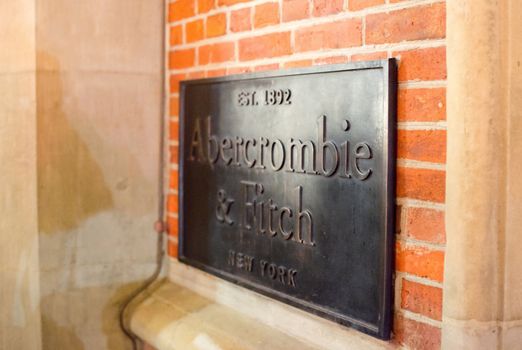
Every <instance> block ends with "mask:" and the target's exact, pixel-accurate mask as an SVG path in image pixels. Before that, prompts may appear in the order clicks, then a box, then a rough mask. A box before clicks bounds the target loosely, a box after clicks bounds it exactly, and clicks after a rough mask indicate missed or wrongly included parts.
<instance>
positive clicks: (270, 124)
mask: <svg viewBox="0 0 522 350" xmlns="http://www.w3.org/2000/svg"><path fill="white" fill-rule="evenodd" d="M395 76H396V68H395V62H394V61H393V60H386V61H374V62H364V63H354V64H349V65H341V66H330V67H319V68H311V69H299V70H289V71H282V72H273V73H272V72H269V73H260V74H250V75H242V76H234V77H226V78H218V79H204V80H198V81H186V82H182V84H181V117H180V119H181V140H180V155H181V161H180V184H181V186H180V203H181V206H180V218H179V219H180V230H179V232H180V244H179V247H180V251H179V257H180V260H181V261H183V262H185V263H188V264H190V265H193V266H196V267H199V268H201V269H203V270H205V271H208V272H210V273H212V274H215V275H217V276H220V277H223V278H225V279H228V280H230V281H233V282H236V283H238V284H240V285H243V286H245V287H248V288H251V289H254V290H256V291H258V292H260V293H263V294H265V295H268V296H271V297H274V298H277V299H279V300H282V301H284V302H287V303H290V304H292V305H294V306H297V307H299V308H302V309H306V310H308V311H311V312H313V313H315V314H318V315H321V316H324V317H327V318H330V319H332V320H335V321H336V322H339V323H342V324H345V325H350V326H352V327H354V328H357V329H359V330H362V331H364V332H366V333H368V334H372V335H374V336H377V337H379V338H384V339H386V338H389V336H390V317H391V303H392V300H391V292H392V288H391V274H392V252H393V233H394V188H395V175H394V174H395V162H394V160H395V98H396V78H395Z"/></svg>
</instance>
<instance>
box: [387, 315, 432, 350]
mask: <svg viewBox="0 0 522 350" xmlns="http://www.w3.org/2000/svg"><path fill="white" fill-rule="evenodd" d="M393 333H394V336H395V341H396V342H398V343H399V344H401V345H405V346H406V347H407V348H408V349H411V350H440V348H441V330H440V328H437V327H434V326H432V325H429V324H426V323H421V322H417V321H414V320H411V319H409V318H405V317H404V316H402V315H400V314H396V315H395V319H394V324H393Z"/></svg>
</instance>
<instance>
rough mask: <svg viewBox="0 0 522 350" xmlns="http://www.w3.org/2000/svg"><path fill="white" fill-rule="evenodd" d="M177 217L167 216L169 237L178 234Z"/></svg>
mask: <svg viewBox="0 0 522 350" xmlns="http://www.w3.org/2000/svg"><path fill="white" fill-rule="evenodd" d="M178 225H179V223H178V218H175V217H172V216H167V233H168V235H169V236H170V237H177V236H178V229H179V226H178Z"/></svg>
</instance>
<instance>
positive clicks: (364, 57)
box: [352, 52, 388, 62]
mask: <svg viewBox="0 0 522 350" xmlns="http://www.w3.org/2000/svg"><path fill="white" fill-rule="evenodd" d="M386 58H388V53H386V52H371V53H359V54H355V55H352V61H354V62H356V61H374V60H384V59H386Z"/></svg>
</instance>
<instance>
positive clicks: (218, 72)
mask: <svg viewBox="0 0 522 350" xmlns="http://www.w3.org/2000/svg"><path fill="white" fill-rule="evenodd" d="M225 75H227V70H226V69H225V68H221V69H212V70H209V71H207V78H213V77H222V76H225Z"/></svg>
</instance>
